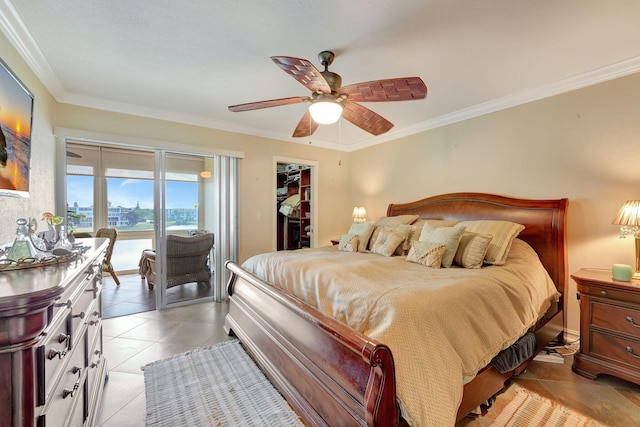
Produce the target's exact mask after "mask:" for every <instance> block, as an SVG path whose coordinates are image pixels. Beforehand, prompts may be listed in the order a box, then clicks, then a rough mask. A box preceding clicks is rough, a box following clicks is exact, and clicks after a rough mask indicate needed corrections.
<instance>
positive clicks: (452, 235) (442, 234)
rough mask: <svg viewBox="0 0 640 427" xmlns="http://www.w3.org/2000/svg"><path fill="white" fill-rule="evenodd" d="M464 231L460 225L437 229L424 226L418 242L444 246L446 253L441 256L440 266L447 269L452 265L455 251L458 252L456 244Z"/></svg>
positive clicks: (427, 225)
mask: <svg viewBox="0 0 640 427" xmlns="http://www.w3.org/2000/svg"><path fill="white" fill-rule="evenodd" d="M464 229H465V227H464V225H460V224H458V225H455V226H453V227H438V228H433V227H432V226H431V225H429V224H425V225H424V227H423V228H422V232H421V233H420V241H421V242H433V243H440V244H443V245H446V246H447V251H446V252H445V253H444V255H443V256H442V266H443V267H445V268H449V267H451V264H453V257H454V256H455V255H456V250H458V243H460V238H461V237H462V233H464Z"/></svg>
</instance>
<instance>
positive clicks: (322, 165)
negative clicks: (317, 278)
mask: <svg viewBox="0 0 640 427" xmlns="http://www.w3.org/2000/svg"><path fill="white" fill-rule="evenodd" d="M56 126H57V127H61V128H67V129H74V130H78V131H80V132H79V133H80V134H82V132H86V134H87V135H92V134H95V133H97V134H100V135H110V136H111V137H112V138H111V139H112V140H111V141H110V142H121V141H122V140H123V139H124V140H131V139H132V138H134V139H133V141H136V142H140V143H143V144H145V145H147V144H149V143H151V144H153V143H154V141H155V142H157V143H159V144H163V145H164V144H166V143H169V144H172V145H173V146H175V147H178V146H179V145H176V144H183V145H184V144H186V145H190V146H202V147H208V148H215V149H219V150H234V151H241V152H244V158H243V160H241V162H240V177H239V181H240V189H239V204H240V206H239V212H240V218H239V224H240V254H239V255H240V260H241V261H243V260H244V259H246V258H247V257H249V256H251V255H255V254H257V253H261V252H267V251H271V250H275V248H274V247H273V236H274V235H275V221H276V219H275V215H276V212H275V199H274V185H275V166H274V158H276V157H279V158H294V159H298V160H302V161H309V162H314V163H317V174H318V180H317V181H318V182H317V191H318V193H317V194H318V199H317V202H318V203H317V209H318V230H317V231H318V233H316V237H317V242H316V245H319V246H321V245H328V244H330V242H329V241H330V239H333V238H335V236H337V235H339V233H340V232H341V230H343V229H344V228H346V227H348V225H349V223H350V221H351V217H350V214H351V211H350V207H349V204H348V187H347V177H348V168H349V164H348V156H347V155H346V154H344V153H340V152H337V151H335V150H328V149H324V148H317V147H315V146H311V145H307V144H296V143H289V142H283V141H276V140H271V139H266V138H259V137H253V136H247V135H241V134H237V133H232V132H224V131H219V130H214V129H207V128H202V127H198V126H190V125H184V124H179V123H174V122H166V121H161V120H154V119H147V118H142V117H136V116H131V115H125V114H118V113H111V112H106V111H102V110H95V109H90V108H83V107H77V106H72V105H67V104H60V105H58V112H57V119H56ZM58 136H59V137H60V136H61V135H58ZM107 138H109V137H108V136H107ZM59 139H61V138H59Z"/></svg>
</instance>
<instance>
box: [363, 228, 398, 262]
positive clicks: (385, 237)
mask: <svg viewBox="0 0 640 427" xmlns="http://www.w3.org/2000/svg"><path fill="white" fill-rule="evenodd" d="M404 239H405V236H404V235H402V234H400V233H397V232H395V231H394V230H382V231H380V233H378V237H377V238H376V241H375V243H374V244H373V247H372V248H371V252H373V253H376V254H378V255H383V256H391V255H393V254H394V253H395V251H396V248H397V247H398V246H400V243H402V241H403V240H404Z"/></svg>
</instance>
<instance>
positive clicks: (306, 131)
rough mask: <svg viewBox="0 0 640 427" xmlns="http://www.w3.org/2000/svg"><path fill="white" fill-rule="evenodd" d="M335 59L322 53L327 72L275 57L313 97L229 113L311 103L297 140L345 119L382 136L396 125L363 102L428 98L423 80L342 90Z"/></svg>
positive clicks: (245, 106) (365, 84) (241, 106)
mask: <svg viewBox="0 0 640 427" xmlns="http://www.w3.org/2000/svg"><path fill="white" fill-rule="evenodd" d="M334 58H335V55H334V54H333V52H330V51H326V50H325V51H323V52H320V53H319V54H318V59H319V60H320V63H321V64H322V65H323V66H324V71H318V69H317V68H316V67H314V66H313V64H312V63H311V62H309V61H308V60H306V59H301V58H293V57H290V56H272V57H271V59H272V60H273V62H275V63H276V65H278V66H279V67H280V68H282V69H283V70H284V71H285V72H286V73H288V74H289V75H291V76H292V77H293V78H294V79H296V80H297V81H298V82H300V83H301V84H302V85H303V86H304V87H306V88H307V89H309V90H310V91H311V96H294V97H290V98H279V99H271V100H267V101H257V102H249V103H246V104H238V105H231V106H230V107H229V111H233V112H240V111H250V110H258V109H261V108H270V107H279V106H281V105H289V104H298V103H301V102H309V103H310V104H311V105H310V106H309V109H308V110H307V112H305V114H304V116H303V117H302V119H301V120H300V122H299V123H298V126H297V127H296V129H295V131H294V132H293V136H294V137H305V136H310V135H311V134H313V132H315V130H316V129H317V128H318V125H320V124H330V123H335V122H336V121H337V120H338V119H339V118H340V117H341V116H342V117H344V118H345V119H346V120H348V121H349V122H351V123H353V124H354V125H356V126H358V127H359V128H361V129H363V130H365V131H367V132H369V133H370V134H372V135H381V134H383V133H385V132H387V131H389V129H391V128H392V127H393V123H391V122H390V121H389V120H387V119H385V118H384V117H382V116H381V115H379V114H377V113H375V112H373V111H371V110H370V109H368V108H366V107H364V106H362V105H360V104H359V102H386V101H410V100H414V99H424V98H425V97H426V96H427V86H426V85H425V84H424V82H423V81H422V79H421V78H420V77H402V78H396V79H385V80H373V81H370V82H363V83H356V84H352V85H348V86H345V87H341V85H342V77H340V75H338V74H336V73H333V72H331V71H329V65H331V63H332V62H333V59H334Z"/></svg>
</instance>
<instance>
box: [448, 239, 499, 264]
mask: <svg viewBox="0 0 640 427" xmlns="http://www.w3.org/2000/svg"><path fill="white" fill-rule="evenodd" d="M492 238H493V236H491V235H490V234H476V233H469V232H467V231H465V232H464V233H463V234H462V238H461V239H460V243H459V244H458V250H457V251H456V255H455V256H454V257H453V262H454V264H456V265H459V266H460V267H464V268H480V267H482V262H483V261H484V256H485V254H486V253H487V250H488V249H489V243H491V239H492Z"/></svg>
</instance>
